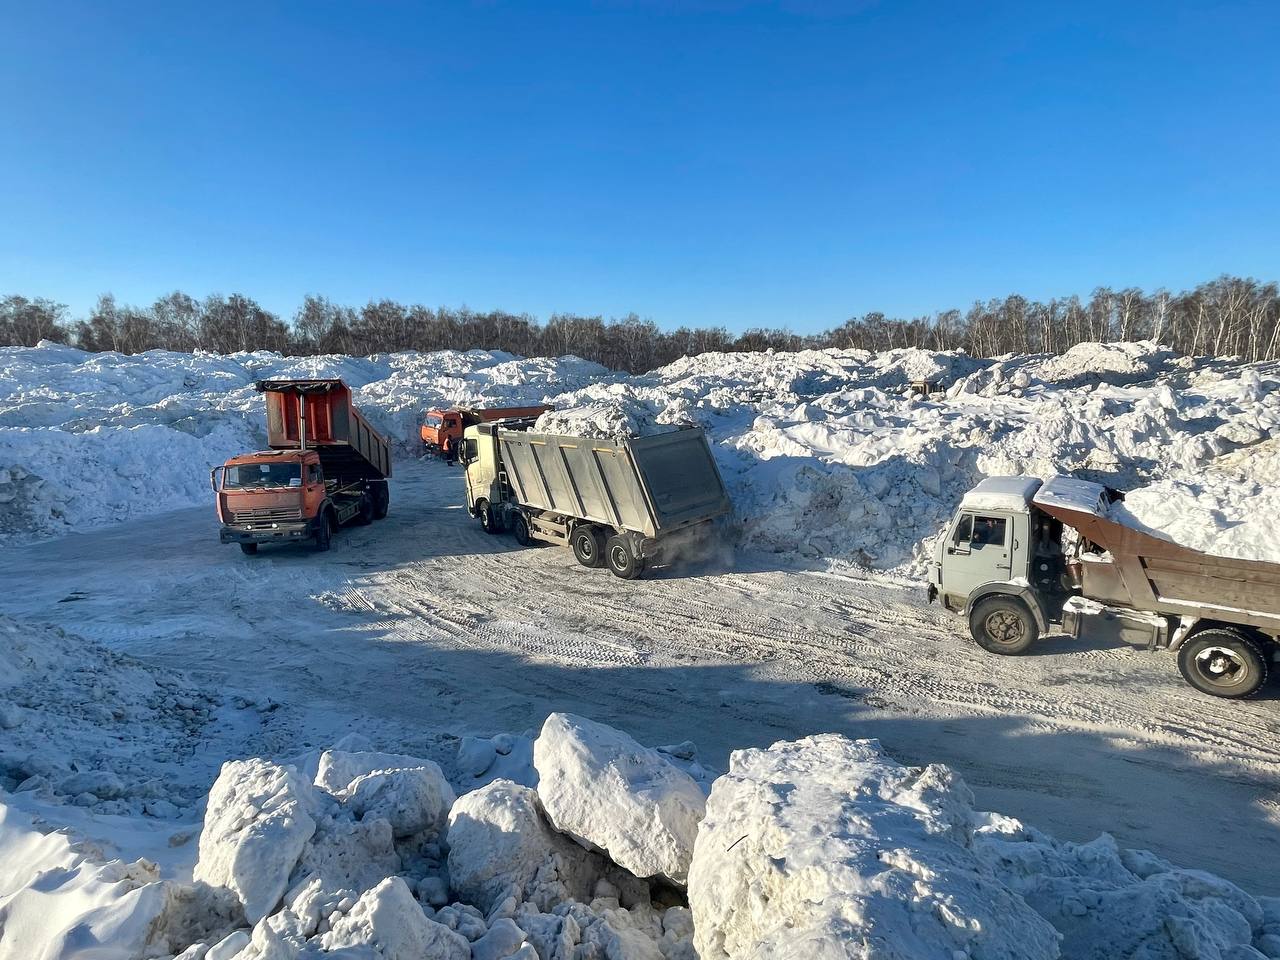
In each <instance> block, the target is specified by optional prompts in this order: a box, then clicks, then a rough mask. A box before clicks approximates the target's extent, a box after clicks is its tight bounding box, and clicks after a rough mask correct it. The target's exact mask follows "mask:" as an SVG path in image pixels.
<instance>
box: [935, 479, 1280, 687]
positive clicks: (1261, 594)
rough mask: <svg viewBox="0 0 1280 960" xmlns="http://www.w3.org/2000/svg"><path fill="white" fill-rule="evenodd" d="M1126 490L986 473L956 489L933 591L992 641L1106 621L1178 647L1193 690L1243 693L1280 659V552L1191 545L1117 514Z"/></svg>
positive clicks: (1126, 636)
mask: <svg viewBox="0 0 1280 960" xmlns="http://www.w3.org/2000/svg"><path fill="white" fill-rule="evenodd" d="M1123 496H1124V495H1123V494H1122V493H1120V492H1119V491H1117V490H1113V489H1111V488H1109V487H1104V486H1102V485H1101V484H1097V483H1089V482H1087V481H1084V480H1075V479H1072V478H1070V477H1054V478H1053V479H1052V480H1049V481H1048V482H1044V483H1042V482H1041V481H1040V480H1038V479H1035V478H1033V477H989V478H988V479H986V480H983V481H982V482H981V483H979V484H978V485H977V486H976V487H974V488H973V489H972V490H971V491H969V493H968V494H966V495H965V497H964V499H963V500H961V502H960V506H959V508H958V509H957V510H956V514H955V516H954V517H953V518H952V520H951V523H950V525H949V526H948V528H947V530H946V533H945V535H944V536H943V538H942V539H941V540H940V541H939V543H938V545H937V547H936V550H935V553H934V558H933V563H932V564H931V566H930V570H929V587H928V596H929V600H930V601H932V600H934V599H937V598H940V599H941V601H942V605H943V606H944V607H945V608H946V609H948V610H950V611H952V612H953V613H958V614H961V615H963V616H964V617H965V618H966V619H967V620H968V622H969V630H970V632H971V633H972V635H973V637H974V639H975V640H977V642H978V643H979V644H980V645H981V646H983V647H985V648H986V649H987V650H990V651H991V652H993V653H1001V654H1016V653H1022V652H1023V651H1024V650H1026V649H1027V648H1028V647H1029V646H1031V644H1032V643H1034V642H1035V641H1036V639H1037V638H1038V637H1039V636H1040V635H1041V634H1043V633H1045V632H1047V631H1048V630H1049V629H1050V628H1052V627H1058V628H1060V629H1061V630H1062V632H1065V633H1068V634H1071V635H1072V636H1075V637H1079V636H1080V635H1081V633H1082V632H1084V631H1086V630H1089V629H1101V628H1102V627H1103V626H1104V625H1106V624H1110V625H1111V627H1112V630H1113V632H1114V633H1115V634H1116V635H1117V637H1118V638H1119V639H1120V640H1122V641H1127V642H1131V643H1138V644H1140V645H1142V646H1145V647H1146V648H1147V649H1149V650H1156V649H1165V650H1171V651H1175V652H1176V653H1177V655H1178V668H1179V670H1180V671H1181V672H1182V675H1183V677H1184V678H1186V680H1187V682H1188V683H1190V684H1191V685H1192V686H1193V687H1195V688H1196V689H1197V690H1200V691H1203V692H1204V693H1209V694H1213V695H1214V696H1219V697H1247V696H1249V695H1250V694H1253V693H1255V692H1257V690H1258V689H1259V688H1260V687H1261V686H1262V685H1263V683H1265V682H1266V679H1267V674H1268V671H1269V669H1270V664H1271V663H1273V662H1275V661H1276V660H1278V659H1280V564H1277V563H1268V562H1265V561H1259V560H1238V559H1234V558H1231V557H1219V556H1215V555H1213V554H1208V553H1203V552H1201V551H1199V550H1193V549H1191V548H1190V547H1185V546H1182V545H1181V544H1178V543H1174V542H1173V541H1171V540H1166V539H1163V538H1161V537H1157V536H1153V535H1152V534H1150V533H1145V532H1143V531H1141V530H1136V529H1134V528H1132V527H1129V526H1126V525H1125V524H1122V523H1119V522H1117V521H1116V520H1114V519H1111V518H1110V516H1109V515H1108V506H1109V505H1110V504H1111V503H1113V502H1115V501H1116V500H1118V499H1123Z"/></svg>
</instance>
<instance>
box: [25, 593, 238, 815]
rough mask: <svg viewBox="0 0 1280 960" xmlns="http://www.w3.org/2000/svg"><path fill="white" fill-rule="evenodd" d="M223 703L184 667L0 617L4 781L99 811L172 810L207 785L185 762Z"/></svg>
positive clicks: (69, 599)
mask: <svg viewBox="0 0 1280 960" xmlns="http://www.w3.org/2000/svg"><path fill="white" fill-rule="evenodd" d="M75 599H76V597H75V596H74V595H72V596H69V597H67V602H74V601H75ZM220 703H221V701H220V699H219V698H218V696H217V695H216V694H213V693H210V692H208V691H205V690H201V689H199V688H197V687H195V686H193V685H192V684H191V683H190V681H188V680H186V679H185V678H184V677H183V676H182V675H180V674H177V673H173V672H170V671H166V670H163V669H158V668H155V667H152V666H147V665H144V664H142V663H139V662H138V661H136V660H134V659H132V658H131V657H128V656H125V655H123V654H119V653H115V652H113V651H111V650H108V649H107V648H105V647H103V646H101V645H99V644H96V643H93V642H90V641H87V640H85V639H83V638H81V637H73V636H69V635H67V634H65V633H63V632H62V631H61V630H59V629H57V628H55V627H47V626H36V625H33V624H28V623H24V622H20V621H17V620H14V619H12V618H10V617H0V790H3V789H8V790H16V791H21V792H28V791H31V792H35V793H39V794H41V795H43V796H44V797H45V798H46V799H49V800H51V801H54V802H64V803H72V804H75V805H77V806H81V807H87V808H89V809H90V810H92V811H93V812H94V813H97V814H132V815H134V816H140V815H142V814H144V813H145V814H147V815H151V816H157V817H165V818H168V817H173V816H175V815H177V813H178V812H179V809H180V808H183V807H188V806H190V805H192V804H193V803H195V802H196V801H197V800H198V799H199V794H200V793H202V792H203V791H202V790H201V789H200V787H198V786H197V785H195V784H193V783H191V782H189V779H188V778H187V777H184V776H183V774H182V772H181V764H182V761H183V760H185V759H187V758H189V757H191V756H192V755H193V754H194V753H195V752H196V751H197V750H198V749H200V748H201V746H202V743H203V742H204V741H205V738H206V733H207V727H208V725H209V723H210V722H211V720H212V718H213V717H214V715H215V713H216V712H217V710H218V708H219V706H220ZM142 744H146V746H147V748H148V749H145V750H143V749H139V746H140V745H142Z"/></svg>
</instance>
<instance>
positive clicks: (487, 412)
mask: <svg viewBox="0 0 1280 960" xmlns="http://www.w3.org/2000/svg"><path fill="white" fill-rule="evenodd" d="M554 409H555V407H552V406H548V405H545V404H539V405H536V406H531V407H483V408H477V407H451V408H449V409H448V410H428V411H427V412H426V413H425V414H423V416H422V429H421V430H420V431H419V435H420V436H421V437H422V444H423V446H424V447H425V448H426V452H427V453H437V454H439V455H440V456H442V457H444V458H445V459H446V460H456V459H457V457H458V446H459V445H460V444H461V443H462V431H463V430H465V429H466V428H467V427H470V426H474V425H475V424H477V423H489V422H491V421H494V420H516V419H521V420H522V419H524V418H526V417H539V416H541V415H542V414H544V413H546V412H547V411H548V410H554Z"/></svg>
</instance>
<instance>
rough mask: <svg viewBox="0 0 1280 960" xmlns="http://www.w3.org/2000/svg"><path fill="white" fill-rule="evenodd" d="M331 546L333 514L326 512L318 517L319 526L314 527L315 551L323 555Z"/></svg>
mask: <svg viewBox="0 0 1280 960" xmlns="http://www.w3.org/2000/svg"><path fill="white" fill-rule="evenodd" d="M331 546H333V514H332V513H330V512H329V511H328V510H326V511H325V512H324V513H322V514H321V515H320V524H319V526H317V527H316V550H318V551H320V552H321V553H323V552H324V551H326V550H328V549H329V548H330V547H331Z"/></svg>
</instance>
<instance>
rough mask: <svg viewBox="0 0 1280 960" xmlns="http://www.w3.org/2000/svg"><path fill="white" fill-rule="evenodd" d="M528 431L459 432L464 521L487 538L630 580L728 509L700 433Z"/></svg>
mask: <svg viewBox="0 0 1280 960" xmlns="http://www.w3.org/2000/svg"><path fill="white" fill-rule="evenodd" d="M531 425H532V421H524V422H516V423H510V422H508V423H490V424H477V425H474V426H470V427H467V429H466V431H465V434H464V440H463V444H462V448H461V450H460V451H459V459H460V461H461V462H462V463H463V464H464V465H465V466H466V470H467V476H466V481H467V512H468V513H470V514H471V516H473V517H476V518H477V519H478V520H479V521H480V524H481V526H482V527H483V528H484V529H485V530H486V531H487V532H488V533H493V534H497V533H502V532H503V531H505V530H510V531H511V533H512V534H513V535H514V536H515V539H516V540H517V542H519V543H520V544H521V545H522V546H527V545H529V544H531V543H534V542H535V541H537V542H543V543H552V544H558V545H560V546H567V547H571V548H572V549H573V553H574V556H575V557H577V559H578V562H579V563H581V564H582V565H583V566H586V567H602V566H607V567H608V568H609V569H610V570H611V571H612V572H613V573H614V575H615V576H618V577H621V578H623V579H626V580H632V579H635V578H636V577H639V576H641V575H642V574H643V573H644V571H645V568H646V566H647V565H649V564H650V563H653V562H660V561H661V560H662V559H663V558H664V556H665V557H666V558H667V559H670V558H671V557H672V556H674V555H675V553H676V552H677V551H678V550H680V549H681V548H682V546H688V545H689V544H690V542H691V541H693V540H696V539H697V538H698V535H699V534H700V533H705V532H706V527H707V525H708V524H709V523H710V522H711V521H712V520H714V519H716V518H717V517H720V516H723V515H724V514H727V513H728V512H729V511H730V510H731V509H732V507H731V505H730V503H729V496H728V494H727V493H726V492H725V488H724V481H723V480H722V479H721V478H720V471H719V469H718V468H717V467H716V462H715V459H714V458H713V457H712V455H711V449H710V448H709V447H708V446H707V438H706V435H705V434H704V433H703V431H702V429H701V428H700V427H687V428H684V429H680V430H674V431H672V432H669V433H659V434H655V435H653V436H647V437H635V438H632V439H630V440H625V441H622V442H613V441H610V440H597V439H591V438H587V437H567V436H556V435H553V434H547V433H531V432H529V431H528V430H527V427H528V426H531ZM521 426H523V427H525V428H526V429H518V428H519V427H521Z"/></svg>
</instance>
